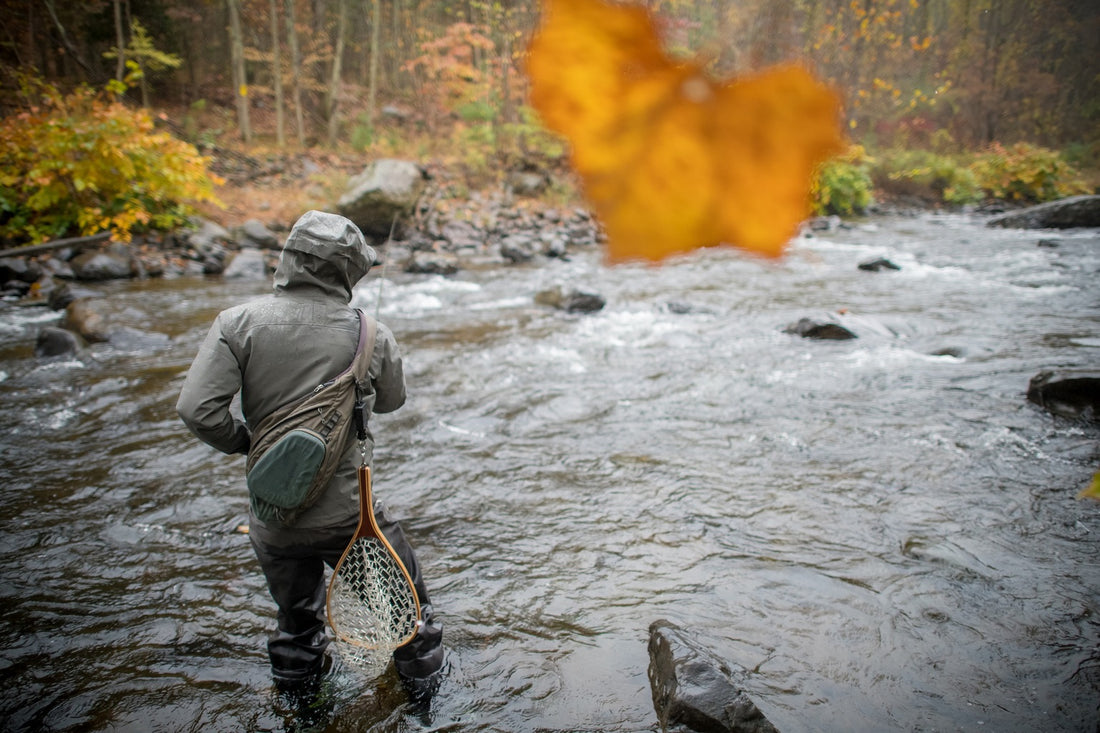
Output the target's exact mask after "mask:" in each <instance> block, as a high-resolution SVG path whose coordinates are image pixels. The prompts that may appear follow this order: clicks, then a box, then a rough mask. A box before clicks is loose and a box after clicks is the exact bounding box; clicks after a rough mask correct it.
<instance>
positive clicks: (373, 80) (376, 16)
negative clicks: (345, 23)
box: [367, 0, 382, 138]
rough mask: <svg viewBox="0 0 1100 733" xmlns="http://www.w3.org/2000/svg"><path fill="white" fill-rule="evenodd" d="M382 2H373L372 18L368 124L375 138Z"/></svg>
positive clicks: (379, 0) (378, 0) (377, 0)
mask: <svg viewBox="0 0 1100 733" xmlns="http://www.w3.org/2000/svg"><path fill="white" fill-rule="evenodd" d="M381 37H382V2H381V0H372V2H371V18H370V80H369V81H368V86H367V89H368V91H367V124H368V125H370V132H371V137H372V138H373V137H374V120H375V116H376V114H377V110H378V107H377V105H378V55H379V54H380V53H381V48H380V46H381Z"/></svg>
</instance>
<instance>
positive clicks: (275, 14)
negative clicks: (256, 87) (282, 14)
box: [268, 0, 286, 148]
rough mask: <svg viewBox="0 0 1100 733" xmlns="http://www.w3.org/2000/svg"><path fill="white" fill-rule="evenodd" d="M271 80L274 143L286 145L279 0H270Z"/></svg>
mask: <svg viewBox="0 0 1100 733" xmlns="http://www.w3.org/2000/svg"><path fill="white" fill-rule="evenodd" d="M268 7H269V8H270V11H271V82H272V85H273V86H274V87H275V143H276V144H277V145H278V146H279V147H280V148H281V147H284V146H286V121H285V117H286V105H285V104H284V103H283V55H282V50H281V48H280V46H279V0H270V2H269V3H268Z"/></svg>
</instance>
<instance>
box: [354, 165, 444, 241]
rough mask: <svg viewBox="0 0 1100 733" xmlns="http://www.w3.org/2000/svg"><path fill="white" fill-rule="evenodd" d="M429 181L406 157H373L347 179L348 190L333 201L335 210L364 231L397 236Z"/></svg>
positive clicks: (420, 169) (378, 234)
mask: <svg viewBox="0 0 1100 733" xmlns="http://www.w3.org/2000/svg"><path fill="white" fill-rule="evenodd" d="M427 185H428V173H427V171H426V170H424V169H423V168H422V167H420V166H419V165H417V164H416V163H413V162H411V161H407V160H391V159H382V160H376V161H374V162H373V163H371V164H370V165H368V166H367V167H366V168H365V169H363V172H362V173H360V174H359V175H357V176H354V177H353V178H352V179H351V180H350V181H348V191H347V192H346V193H345V194H344V195H343V196H341V197H340V201H339V202H338V203H337V205H336V210H337V213H339V214H341V215H343V216H346V217H347V218H349V219H351V220H352V221H353V222H355V225H356V226H358V227H359V229H360V230H362V232H363V234H365V235H366V236H368V237H374V238H376V239H388V238H389V235H390V232H391V231H393V232H394V237H395V238H398V239H400V238H401V236H402V234H403V231H404V224H405V220H406V219H408V218H409V217H410V216H411V215H412V213H413V210H414V209H415V207H416V202H417V200H419V198H420V195H421V194H422V193H424V190H425V189H426V188H427Z"/></svg>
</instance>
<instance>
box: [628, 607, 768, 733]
mask: <svg viewBox="0 0 1100 733" xmlns="http://www.w3.org/2000/svg"><path fill="white" fill-rule="evenodd" d="M743 675H744V672H743V671H742V676H743ZM649 683H650V687H651V688H652V692H653V707H654V709H655V710H656V711H657V719H658V721H659V722H660V724H661V728H662V730H666V731H668V730H671V731H705V732H707V733H711V732H713V733H778V730H777V729H776V727H775V726H774V725H772V723H771V721H769V720H768V719H767V718H766V717H765V716H764V714H763V713H762V712H760V709H759V708H757V707H756V704H755V703H754V702H753V701H752V700H751V699H750V698H749V696H748V695H747V694H746V693H745V691H744V690H743V689H742V688H741V686H740V685H739V684H738V683H737V681H736V680H735V679H734V672H733V670H732V669H731V668H730V666H729V665H728V664H726V663H725V662H723V661H722V660H721V659H718V658H717V657H716V656H714V654H713V653H711V652H710V651H709V650H707V649H704V648H702V647H701V646H699V644H698V642H697V641H696V640H695V639H693V638H691V637H690V636H689V635H688V634H687V633H686V632H685V631H684V630H683V629H680V628H679V627H677V626H675V625H674V624H672V623H670V622H669V621H666V620H664V619H661V620H659V621H654V622H653V624H651V625H650V627H649Z"/></svg>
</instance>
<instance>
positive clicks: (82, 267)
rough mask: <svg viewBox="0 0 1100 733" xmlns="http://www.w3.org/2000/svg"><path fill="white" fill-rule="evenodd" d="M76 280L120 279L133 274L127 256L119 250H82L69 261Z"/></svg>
mask: <svg viewBox="0 0 1100 733" xmlns="http://www.w3.org/2000/svg"><path fill="white" fill-rule="evenodd" d="M69 265H70V266H71V267H72V269H73V276H74V277H75V278H76V279H77V280H120V279H124V278H129V277H132V276H133V272H134V271H133V267H132V265H131V261H130V258H129V257H124V256H122V253H121V252H119V251H113V252H97V251H93V252H82V253H80V254H78V255H77V256H76V257H74V258H73V259H72V260H70V261H69Z"/></svg>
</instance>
